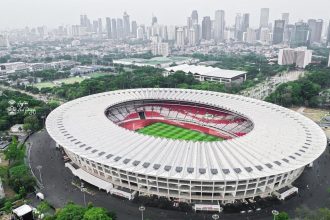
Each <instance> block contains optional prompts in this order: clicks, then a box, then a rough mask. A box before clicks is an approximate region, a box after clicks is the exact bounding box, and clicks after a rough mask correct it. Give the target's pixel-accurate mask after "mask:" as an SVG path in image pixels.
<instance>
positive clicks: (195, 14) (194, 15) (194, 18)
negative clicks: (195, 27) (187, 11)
mask: <svg viewBox="0 0 330 220" xmlns="http://www.w3.org/2000/svg"><path fill="white" fill-rule="evenodd" d="M191 20H192V23H193V24H198V12H197V11H196V10H193V11H192V13H191Z"/></svg>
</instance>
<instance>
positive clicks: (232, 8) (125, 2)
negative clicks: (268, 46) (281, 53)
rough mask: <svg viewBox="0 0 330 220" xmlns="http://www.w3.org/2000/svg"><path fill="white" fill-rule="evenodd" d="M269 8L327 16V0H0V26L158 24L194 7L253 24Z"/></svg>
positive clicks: (181, 17)
mask: <svg viewBox="0 0 330 220" xmlns="http://www.w3.org/2000/svg"><path fill="white" fill-rule="evenodd" d="M262 7H268V8H270V21H271V22H273V20H274V19H277V18H280V16H281V13H282V12H289V13H290V21H291V22H294V21H296V20H299V19H304V20H307V19H308V18H322V19H324V20H326V22H328V20H329V19H330V0H116V1H115V0H0V8H1V11H0V29H5V28H16V27H25V26H40V25H43V24H45V25H47V26H50V27H56V26H58V25H66V24H78V23H79V15H80V14H87V15H89V17H90V18H91V19H95V18H99V17H102V18H104V17H107V16H108V17H111V18H113V17H122V14H123V12H124V11H127V13H128V14H129V15H130V16H131V20H137V22H138V23H140V24H141V23H144V24H148V25H149V24H150V23H151V15H152V14H154V15H156V16H157V18H158V23H160V24H185V23H186V17H188V16H189V15H190V14H191V11H192V10H193V9H196V10H198V13H199V17H200V20H201V18H202V17H203V16H206V15H210V16H211V17H212V18H213V17H214V11H215V10H217V9H223V10H225V12H226V22H227V24H232V23H234V17H235V14H236V13H238V12H240V13H243V12H247V13H250V14H251V18H250V22H251V24H252V26H258V25H259V16H260V8H262Z"/></svg>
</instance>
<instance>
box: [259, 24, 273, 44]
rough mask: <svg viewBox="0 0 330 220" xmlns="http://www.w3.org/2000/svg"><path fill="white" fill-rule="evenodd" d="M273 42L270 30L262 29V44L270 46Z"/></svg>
mask: <svg viewBox="0 0 330 220" xmlns="http://www.w3.org/2000/svg"><path fill="white" fill-rule="evenodd" d="M270 41H271V33H270V30H269V28H267V27H264V28H260V43H262V44H265V45H268V44H270Z"/></svg>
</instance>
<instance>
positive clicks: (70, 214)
mask: <svg viewBox="0 0 330 220" xmlns="http://www.w3.org/2000/svg"><path fill="white" fill-rule="evenodd" d="M85 212H86V208H84V207H82V206H79V205H76V204H73V203H68V204H67V205H65V206H64V207H63V208H62V209H60V210H59V211H58V212H57V213H56V215H55V217H56V220H82V219H83V218H84V214H85Z"/></svg>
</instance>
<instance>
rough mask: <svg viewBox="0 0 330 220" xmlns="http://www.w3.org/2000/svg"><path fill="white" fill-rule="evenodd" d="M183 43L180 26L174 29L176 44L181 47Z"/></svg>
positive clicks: (182, 31)
mask: <svg viewBox="0 0 330 220" xmlns="http://www.w3.org/2000/svg"><path fill="white" fill-rule="evenodd" d="M184 45H185V35H184V30H183V28H182V27H179V28H177V29H176V46H177V47H183V46H184Z"/></svg>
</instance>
